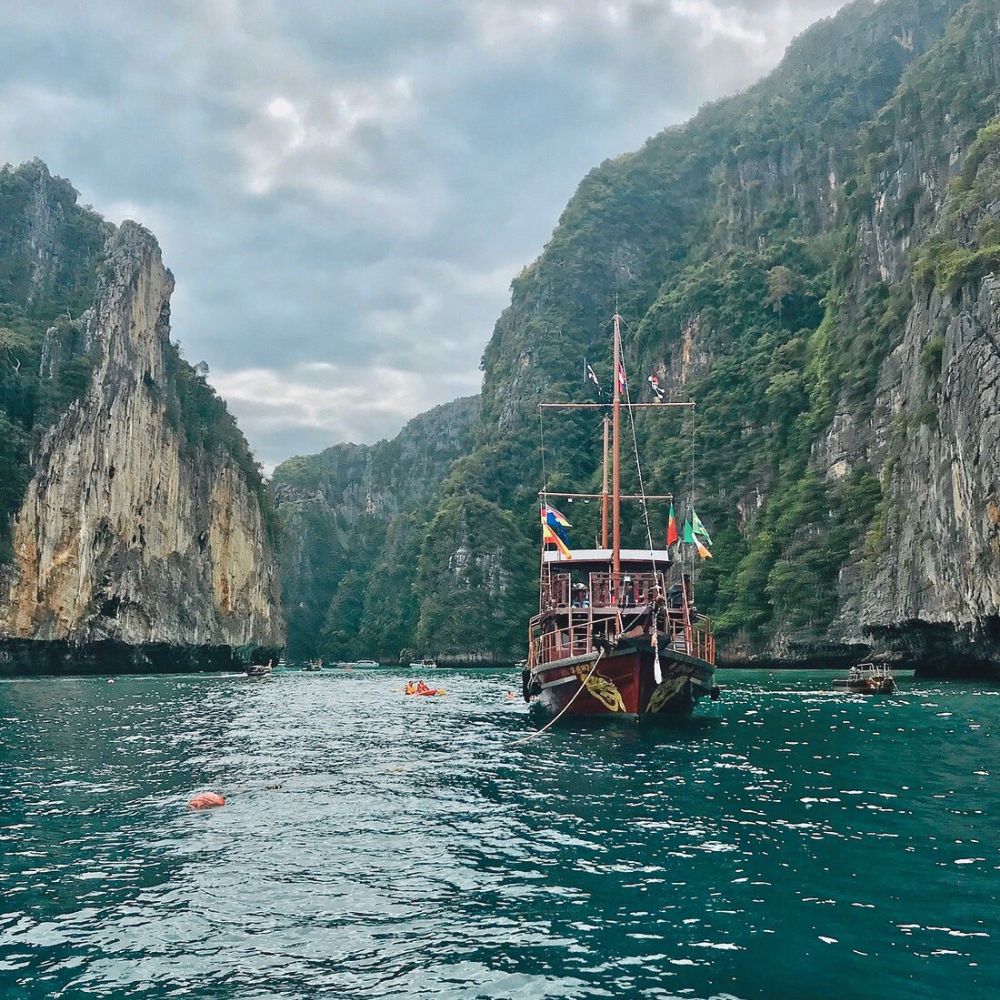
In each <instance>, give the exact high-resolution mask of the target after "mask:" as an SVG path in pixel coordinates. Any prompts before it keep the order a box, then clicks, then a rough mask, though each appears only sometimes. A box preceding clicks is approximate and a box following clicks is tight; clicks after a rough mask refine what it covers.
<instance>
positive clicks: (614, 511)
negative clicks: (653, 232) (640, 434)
mask: <svg viewBox="0 0 1000 1000" xmlns="http://www.w3.org/2000/svg"><path fill="white" fill-rule="evenodd" d="M614 324H615V341H614V361H613V362H612V365H613V369H614V370H613V373H612V375H611V377H612V379H614V395H613V396H612V402H611V448H612V451H611V462H612V474H611V538H612V542H611V571H612V572H613V573H614V574H615V577H616V578H617V576H618V575H619V574H620V573H621V569H622V521H621V507H622V505H621V493H622V482H621V448H620V447H619V436H618V431H619V426H618V425H619V419H620V417H621V408H622V406H621V381H620V380H619V378H618V373H619V372H620V371H622V370H623V369H622V367H621V351H622V331H621V316H619V315H618V310H617V309H616V310H615V315H614Z"/></svg>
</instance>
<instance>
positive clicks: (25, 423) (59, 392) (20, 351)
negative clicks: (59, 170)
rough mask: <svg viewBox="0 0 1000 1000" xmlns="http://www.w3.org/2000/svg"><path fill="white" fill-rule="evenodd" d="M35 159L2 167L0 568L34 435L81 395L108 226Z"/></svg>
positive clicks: (89, 356)
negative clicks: (84, 319) (88, 321)
mask: <svg viewBox="0 0 1000 1000" xmlns="http://www.w3.org/2000/svg"><path fill="white" fill-rule="evenodd" d="M76 199H77V194H76V191H74V190H73V188H72V187H71V186H70V184H69V183H68V182H67V181H64V180H62V179H61V178H58V177H52V176H50V175H49V172H48V170H47V169H46V168H45V165H44V164H42V163H41V162H40V161H38V160H36V161H34V162H32V163H26V164H23V165H22V166H20V167H18V168H17V169H12V168H10V167H9V166H5V167H3V168H2V169H0V563H2V562H6V561H8V560H9V559H10V555H11V553H10V528H11V519H12V517H13V514H14V513H15V512H16V511H17V509H18V508H19V507H20V505H21V500H22V498H23V496H24V491H25V490H26V489H27V486H28V483H29V482H30V480H31V467H30V462H29V453H30V450H31V448H32V446H33V445H34V444H35V443H36V441H37V439H38V437H39V435H40V434H41V433H42V432H43V431H44V430H45V429H46V428H47V427H49V426H50V425H51V424H52V422H53V420H54V419H55V418H56V417H57V416H58V415H59V414H60V413H61V412H62V411H63V410H64V409H65V408H66V407H67V406H68V405H69V404H70V403H71V402H72V401H73V400H74V399H76V398H78V397H79V396H80V395H81V394H82V393H83V392H84V391H85V390H86V388H87V385H88V383H89V381H90V368H91V365H92V362H93V358H92V351H91V350H90V349H89V345H88V344H87V343H86V329H85V325H84V324H83V323H81V322H80V319H79V317H80V315H81V314H82V313H83V312H84V311H85V310H86V309H87V308H88V307H89V306H90V305H91V303H92V301H93V297H94V290H95V288H96V286H97V276H98V270H99V267H100V259H101V254H102V251H103V248H104V242H105V239H106V237H107V234H108V229H109V227H108V226H107V224H106V223H104V222H103V220H102V219H101V218H100V216H98V215H96V214H95V213H94V212H91V211H90V210H88V209H85V208H82V207H80V206H79V205H78V204H77V203H76Z"/></svg>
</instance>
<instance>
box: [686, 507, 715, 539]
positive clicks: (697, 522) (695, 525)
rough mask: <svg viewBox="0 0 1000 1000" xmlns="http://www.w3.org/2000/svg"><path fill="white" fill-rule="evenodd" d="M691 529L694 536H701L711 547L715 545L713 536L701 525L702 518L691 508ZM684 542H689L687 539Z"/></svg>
mask: <svg viewBox="0 0 1000 1000" xmlns="http://www.w3.org/2000/svg"><path fill="white" fill-rule="evenodd" d="M691 529H692V531H693V532H694V534H696V535H701V537H702V538H704V539H705V541H706V542H708V544H709V545H711V544H713V543H712V536H711V535H710V534H709V533H708V529H707V528H706V527H705V525H703V524H702V523H701V518H700V517H698V512H697V511H696V510H695V509H694V508H693V507H692V508H691ZM684 541H687V539H686V538H685V539H684Z"/></svg>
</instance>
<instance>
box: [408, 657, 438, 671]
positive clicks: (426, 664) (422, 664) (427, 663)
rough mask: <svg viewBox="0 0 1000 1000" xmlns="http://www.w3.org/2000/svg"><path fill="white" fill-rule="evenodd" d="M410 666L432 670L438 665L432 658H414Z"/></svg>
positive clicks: (416, 668)
mask: <svg viewBox="0 0 1000 1000" xmlns="http://www.w3.org/2000/svg"><path fill="white" fill-rule="evenodd" d="M410 666H411V667H413V668H414V669H415V670H420V669H421V668H423V669H425V670H431V669H435V668H436V667H437V663H436V662H435V661H434V660H432V659H430V658H424V659H423V660H414V661H413V662H412V663H411V664H410Z"/></svg>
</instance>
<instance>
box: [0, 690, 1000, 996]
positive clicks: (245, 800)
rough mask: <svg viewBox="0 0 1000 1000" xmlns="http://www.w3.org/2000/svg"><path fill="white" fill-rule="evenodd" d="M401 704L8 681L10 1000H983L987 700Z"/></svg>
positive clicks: (772, 696) (812, 694) (788, 693)
mask: <svg viewBox="0 0 1000 1000" xmlns="http://www.w3.org/2000/svg"><path fill="white" fill-rule="evenodd" d="M428 679H430V678H428ZM404 680H405V675H404V674H402V673H389V672H382V671H369V672H363V671H355V672H328V673H322V674H289V675H283V676H275V677H272V678H271V679H269V680H266V681H249V680H246V679H244V678H238V677H220V676H198V677H152V678H119V679H118V680H117V682H116V683H115V684H114V685H109V684H108V683H107V682H106V681H104V680H102V679H99V678H93V679H81V680H66V679H60V680H31V681H10V682H3V683H0V727H2V728H0V801H2V803H3V811H2V814H0V855H2V864H0V997H3V998H4V1000H8V998H9V1000H19V998H32V1000H34V998H41V997H46V998H48V997H114V998H121V997H181V996H193V997H198V998H203V997H208V998H216V997H219V998H228V997H234V998H235V997H241V998H242V997H296V998H298V997H301V998H310V997H314V996H334V997H336V996H344V997H397V996H398V997H419V996H444V997H543V996H545V997H549V996H551V997H632V996H636V997H638V996H648V997H670V996H680V997H709V996H735V997H747V998H749V997H768V998H783V997H788V998H793V997H794V998H802V997H833V996H851V997H869V996H870V997H879V998H882V1000H885V998H896V997H906V998H917V997H928V998H929V997H942V996H955V995H964V996H969V997H978V996H992V995H996V994H997V991H998V989H1000V956H998V945H1000V924H998V918H1000V904H998V893H1000V855H998V841H1000V837H998V834H1000V829H998V817H997V807H998V798H997V786H996V775H995V771H996V770H997V767H998V766H1000V765H998V760H997V735H998V723H1000V688H998V687H992V688H991V687H987V686H982V685H979V686H975V685H971V684H957V683H956V684H948V685H946V684H943V683H936V682H935V683H932V682H924V681H912V680H910V681H903V683H902V687H901V692H900V694H899V695H898V696H895V697H892V698H884V699H880V700H864V699H862V698H859V697H855V696H850V695H840V694H837V695H834V694H832V693H830V692H829V691H828V690H827V689H828V687H829V683H830V675H828V674H818V673H809V674H803V673H786V674H778V675H774V676H769V675H767V674H764V673H739V674H733V673H730V674H728V675H722V677H721V680H722V682H723V684H724V686H725V692H724V696H723V699H722V700H721V701H720V702H718V703H717V704H715V705H710V706H705V708H704V709H701V711H702V712H703V713H704V714H703V716H702V717H701V718H698V719H695V720H692V721H690V722H688V723H684V724H675V725H674V726H673V727H672V728H660V729H655V730H645V729H635V728H632V727H629V726H624V727H610V728H609V727H596V728H595V727H589V728H583V729H581V728H576V729H562V730H553V731H552V732H551V733H549V734H546V735H544V736H542V737H541V738H539V739H535V740H531V741H529V742H527V743H520V744H518V743H516V742H515V741H516V740H518V739H519V738H522V737H524V736H526V735H528V734H529V733H532V732H535V731H536V730H537V728H538V724H537V722H535V721H534V720H533V719H532V718H531V717H530V716H529V715H528V713H527V712H526V710H525V707H524V706H523V704H522V703H521V702H520V700H519V698H518V700H515V701H508V700H507V698H506V694H507V691H508V690H509V689H510V690H514V689H515V686H516V678H515V677H514V676H513V675H506V674H503V673H492V672H491V673H481V674H473V673H465V674H462V673H453V672H444V671H442V672H439V673H438V674H435V676H434V678H433V682H434V683H443V684H444V685H445V686H446V688H447V691H448V693H447V695H446V697H444V698H438V699H428V698H405V697H404V696H403V695H402V692H401V688H402V683H403V681H404ZM272 781H280V782H282V785H283V787H282V788H281V789H280V790H270V791H269V790H266V789H265V788H264V787H263V786H264V785H266V784H267V783H269V782H272ZM202 789H215V790H218V791H220V792H222V793H223V794H226V795H229V796H230V802H229V804H228V805H226V806H225V807H224V808H222V809H218V810H214V811H209V812H202V813H192V812H188V811H187V810H186V809H185V802H186V801H187V799H188V798H189V797H190V796H191V795H192V794H193V793H194V792H196V791H199V790H202ZM241 789H242V790H241Z"/></svg>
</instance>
